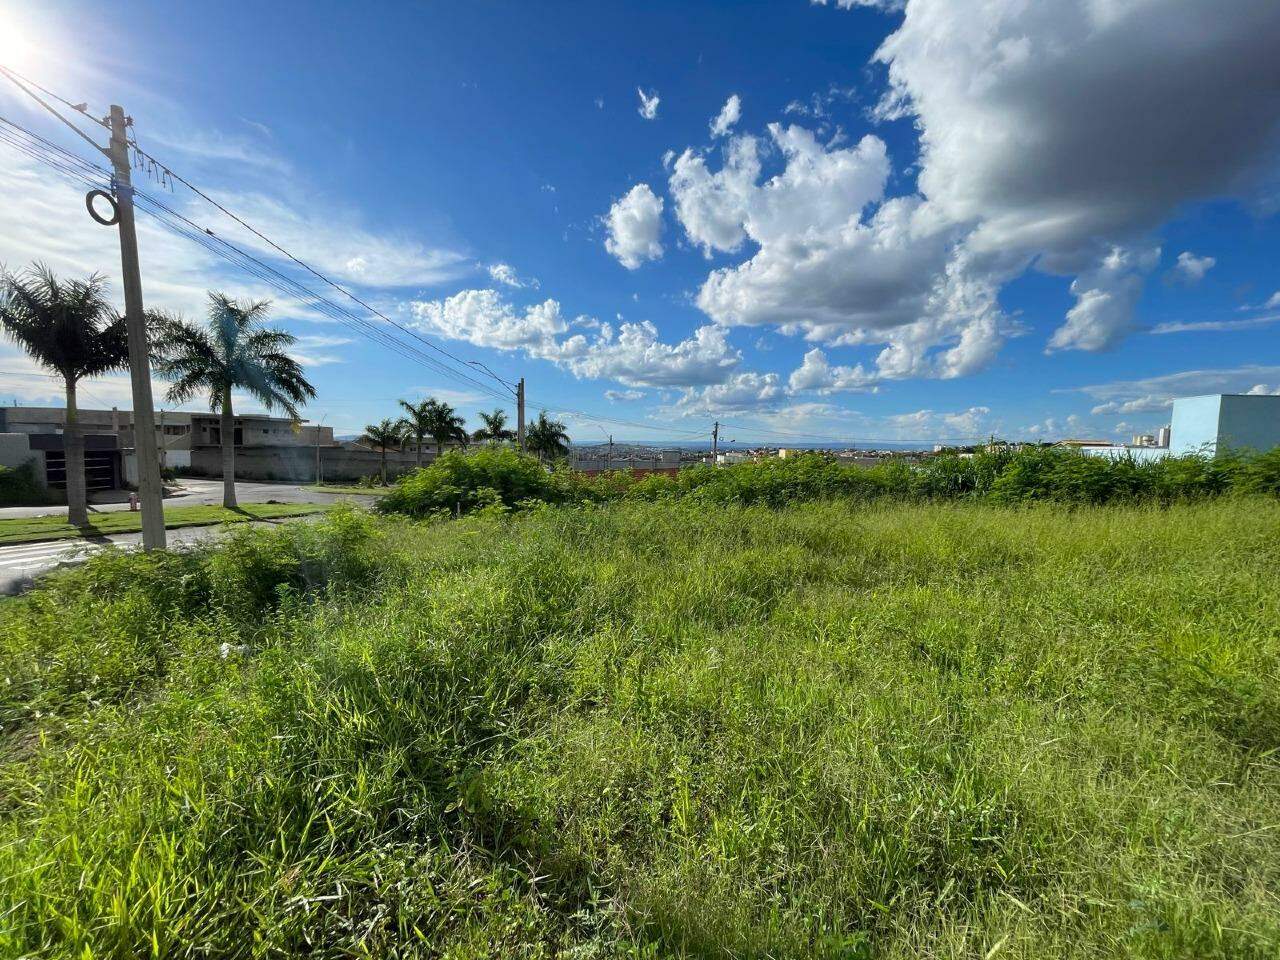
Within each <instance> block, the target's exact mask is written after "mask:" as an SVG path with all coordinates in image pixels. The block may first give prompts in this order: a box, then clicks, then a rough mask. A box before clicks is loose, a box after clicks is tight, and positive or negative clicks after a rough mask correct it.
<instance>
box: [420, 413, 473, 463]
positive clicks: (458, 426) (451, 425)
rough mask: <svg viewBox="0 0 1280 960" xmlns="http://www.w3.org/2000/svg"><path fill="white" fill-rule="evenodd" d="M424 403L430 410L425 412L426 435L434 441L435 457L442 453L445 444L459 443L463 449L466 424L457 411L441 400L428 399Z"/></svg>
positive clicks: (465, 442) (465, 438) (465, 437)
mask: <svg viewBox="0 0 1280 960" xmlns="http://www.w3.org/2000/svg"><path fill="white" fill-rule="evenodd" d="M425 403H426V404H427V405H428V406H429V408H430V409H429V410H428V412H427V433H428V434H430V435H431V439H432V440H433V441H435V445H436V456H437V457H438V456H440V454H441V453H443V452H444V445H445V444H446V443H460V444H462V445H463V446H464V447H465V446H466V445H467V440H468V439H469V437H468V436H467V424H466V421H465V420H463V419H462V417H460V416H458V413H457V411H455V410H454V409H453V407H451V406H449V404H447V403H445V402H444V401H443V400H435V399H429V400H427V401H425Z"/></svg>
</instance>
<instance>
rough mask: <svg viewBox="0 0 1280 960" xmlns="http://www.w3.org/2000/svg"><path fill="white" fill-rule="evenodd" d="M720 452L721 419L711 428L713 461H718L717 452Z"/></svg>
mask: <svg viewBox="0 0 1280 960" xmlns="http://www.w3.org/2000/svg"><path fill="white" fill-rule="evenodd" d="M719 452H720V421H719V420H717V421H716V425H715V426H714V427H712V428H711V462H712V463H715V462H716V454H717V453H719Z"/></svg>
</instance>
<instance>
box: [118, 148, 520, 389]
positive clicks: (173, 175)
mask: <svg viewBox="0 0 1280 960" xmlns="http://www.w3.org/2000/svg"><path fill="white" fill-rule="evenodd" d="M130 146H132V147H133V149H134V150H135V151H136V152H137V153H138V154H140V155H141V156H143V157H145V158H146V159H148V160H150V161H151V162H152V163H154V164H156V165H157V166H158V167H159V168H160V169H161V170H162V171H163V172H164V173H165V174H167V175H168V176H169V177H170V178H172V179H173V180H176V181H177V182H178V183H180V184H182V185H183V186H184V187H186V188H187V189H188V190H190V191H191V192H192V193H194V194H195V195H196V196H198V197H200V198H201V199H202V200H204V201H206V202H207V203H209V204H211V205H212V206H213V207H215V208H216V209H218V210H219V211H221V212H222V213H223V214H225V215H226V216H228V217H230V218H231V219H232V220H234V221H235V222H236V223H238V224H240V226H242V227H244V228H245V229H246V230H248V231H249V232H250V233H252V234H253V235H254V236H255V237H257V238H258V239H259V240H261V241H262V242H263V243H266V244H267V245H268V246H270V247H271V248H272V249H274V250H276V251H277V252H278V253H280V254H281V255H282V256H284V257H286V258H287V259H289V260H291V261H293V262H294V263H295V264H297V265H298V266H299V267H301V268H302V269H304V270H306V271H307V272H308V273H310V274H312V275H313V276H315V277H316V278H317V279H319V280H321V281H322V282H324V283H326V284H328V285H329V286H331V287H333V289H335V290H337V291H338V292H339V293H341V294H343V295H344V296H346V297H348V298H349V299H351V300H353V301H354V302H356V303H358V304H359V305H360V306H362V307H364V308H365V309H366V310H368V311H369V312H370V313H372V314H373V315H374V316H376V317H379V318H381V319H382V320H384V321H386V322H387V323H389V324H391V325H392V326H395V327H397V328H398V329H399V330H401V331H403V332H404V333H407V334H408V335H409V336H411V337H413V338H414V339H415V340H417V341H419V342H420V343H423V344H425V345H426V346H427V347H429V348H431V349H432V350H435V351H436V352H437V353H439V354H441V355H442V356H446V357H448V358H449V359H450V360H453V361H454V362H455V363H460V364H463V365H468V366H478V367H481V368H482V369H484V370H485V372H486V373H487V374H488V375H489V376H490V377H492V378H493V379H494V380H496V381H497V382H498V383H501V384H503V385H504V386H510V384H509V383H508V382H507V381H506V380H503V379H502V378H501V377H499V376H498V375H497V374H495V373H494V372H493V371H491V370H489V369H488V368H487V367H485V366H484V364H482V363H479V362H478V361H472V360H464V359H462V358H461V357H459V356H457V355H455V354H453V353H450V352H449V351H448V350H445V349H444V348H443V347H441V346H439V345H437V344H435V343H432V342H431V341H430V340H428V339H427V338H425V337H423V336H421V335H419V334H418V333H417V332H416V331H414V330H412V329H411V328H409V327H406V326H404V325H403V324H401V323H399V322H398V321H396V320H393V319H392V318H391V317H389V316H387V315H386V314H385V313H383V312H382V311H380V310H378V309H377V308H375V307H373V306H372V305H371V304H369V303H367V302H366V301H365V300H363V299H361V298H360V297H358V296H356V295H355V294H354V293H352V292H351V291H350V290H348V289H347V288H346V287H344V286H342V285H341V284H339V283H337V282H336V281H334V280H332V279H330V278H329V277H327V276H325V275H324V274H323V273H321V272H320V271H319V270H316V269H315V268H314V267H312V266H311V265H310V264H308V263H306V262H305V261H303V260H301V259H300V258H298V257H297V256H295V255H294V254H292V253H290V252H289V251H288V250H286V249H285V248H284V247H282V246H281V245H280V244H278V243H276V242H275V241H274V240H272V239H271V238H270V237H268V236H266V235H265V234H264V233H262V232H261V231H260V230H258V229H257V228H256V227H254V226H253V225H252V224H250V223H248V222H246V221H245V220H244V219H242V218H241V217H240V216H238V215H237V214H235V213H233V212H232V211H231V210H228V209H227V208H226V207H225V206H223V205H222V204H221V203H219V202H218V201H217V200H215V199H213V197H211V196H209V194H207V193H205V192H204V191H203V190H201V189H200V188H199V187H197V186H195V184H193V183H191V181H189V180H187V179H186V178H185V177H183V176H181V175H180V174H177V173H175V172H174V171H173V169H172V168H171V167H169V166H168V165H167V164H165V163H163V162H162V161H160V160H157V159H156V158H155V157H154V156H152V155H151V154H149V153H147V152H146V151H145V150H143V149H142V148H141V147H139V146H138V144H137V141H136V138H135V140H134V141H133V142H131V143H130Z"/></svg>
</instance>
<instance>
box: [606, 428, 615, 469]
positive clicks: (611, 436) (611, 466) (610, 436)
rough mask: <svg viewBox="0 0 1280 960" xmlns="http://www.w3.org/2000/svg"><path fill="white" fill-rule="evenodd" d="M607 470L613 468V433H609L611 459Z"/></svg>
mask: <svg viewBox="0 0 1280 960" xmlns="http://www.w3.org/2000/svg"><path fill="white" fill-rule="evenodd" d="M605 469H606V470H612V469H613V434H612V433H611V434H609V461H608V463H607V464H606V465H605Z"/></svg>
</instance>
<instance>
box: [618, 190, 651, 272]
mask: <svg viewBox="0 0 1280 960" xmlns="http://www.w3.org/2000/svg"><path fill="white" fill-rule="evenodd" d="M662 207H663V200H662V198H661V197H659V196H657V195H656V194H655V193H654V192H653V190H652V189H651V188H650V187H649V185H648V184H647V183H638V184H636V185H635V186H634V187H632V188H631V189H630V190H629V191H627V193H626V195H625V196H623V197H622V199H620V200H618V201H616V202H615V203H614V204H613V206H611V207H610V208H609V213H608V215H607V216H606V217H605V218H604V222H605V226H606V227H607V228H608V231H609V235H608V237H606V238H605V242H604V246H605V249H606V250H608V251H609V252H610V253H611V254H613V255H614V256H615V257H616V258H617V259H618V262H619V263H621V264H622V265H623V266H624V267H626V268H627V269H628V270H635V269H636V268H638V267H639V266H640V265H641V264H642V263H644V262H645V261H646V260H657V259H658V258H660V257H661V256H662V244H661V243H660V242H659V237H660V236H661V235H662Z"/></svg>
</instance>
